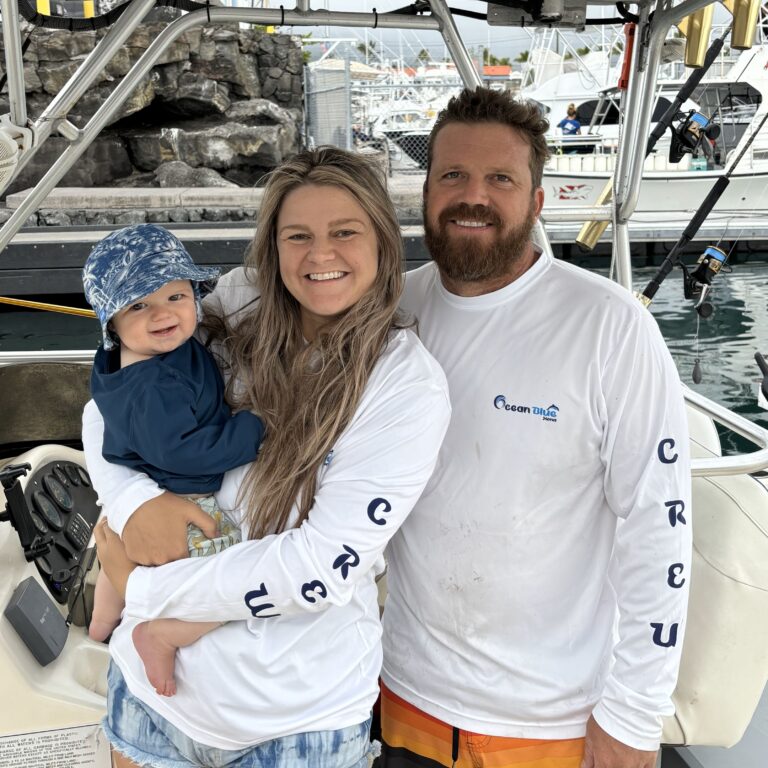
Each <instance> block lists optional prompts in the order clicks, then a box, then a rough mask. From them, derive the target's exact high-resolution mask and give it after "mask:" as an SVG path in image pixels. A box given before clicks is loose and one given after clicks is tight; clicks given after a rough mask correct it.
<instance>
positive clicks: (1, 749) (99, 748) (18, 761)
mask: <svg viewBox="0 0 768 768" xmlns="http://www.w3.org/2000/svg"><path fill="white" fill-rule="evenodd" d="M109 765H110V759H109V742H108V741H107V737H106V736H105V735H104V732H103V731H102V730H101V726H100V725H99V724H98V723H94V724H93V725H82V726H78V727H77V728H63V729H61V730H56V731H37V732H35V733H22V734H16V735H13V736H0V768H109Z"/></svg>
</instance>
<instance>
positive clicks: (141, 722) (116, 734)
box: [102, 662, 372, 768]
mask: <svg viewBox="0 0 768 768" xmlns="http://www.w3.org/2000/svg"><path fill="white" fill-rule="evenodd" d="M108 687H109V692H108V694H107V715H106V717H105V718H104V720H103V721H102V727H103V728H104V733H105V734H106V736H107V738H108V739H109V741H110V742H111V744H112V747H113V748H114V750H115V751H116V752H119V753H120V754H121V755H124V756H125V757H127V758H128V759H129V760H132V761H133V762H134V763H136V764H137V765H139V766H148V767H151V768H190V766H194V767H195V768H202V766H205V768H219V767H220V766H221V767H222V768H224V767H226V768H367V766H368V765H369V754H371V752H372V748H371V743H370V727H371V720H370V718H369V719H368V720H366V721H365V722H364V723H360V724H359V725H352V726H349V727H348V728H342V729H340V730H338V731H310V732H308V733H297V734H293V735H291V736H283V737H282V738H279V739H272V740H271V741H267V742H264V743H262V744H258V745H256V746H255V747H246V748H245V749H238V750H226V749H217V748H216V747H209V746H206V745H205V744H200V743H199V742H197V741H194V740H193V739H190V738H189V737H188V736H185V735H184V734H183V733H182V732H181V731H180V730H179V729H178V728H176V727H175V726H173V725H171V723H169V722H168V721H167V720H166V719H165V718H164V717H162V716H161V715H158V714H157V712H155V711H153V710H152V709H151V708H150V707H148V706H146V705H145V704H144V703H143V702H141V701H139V699H137V698H136V697H135V696H134V695H133V694H132V693H131V692H130V691H129V690H128V686H127V685H126V682H125V679H124V678H123V675H122V673H121V672H120V669H119V668H118V666H117V664H115V663H114V662H112V663H111V664H110V665H109V674H108Z"/></svg>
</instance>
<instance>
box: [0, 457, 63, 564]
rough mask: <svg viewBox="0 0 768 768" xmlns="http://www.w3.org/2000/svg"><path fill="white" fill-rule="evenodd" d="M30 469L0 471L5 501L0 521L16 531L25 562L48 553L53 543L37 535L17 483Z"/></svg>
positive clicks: (26, 466) (14, 466) (17, 466)
mask: <svg viewBox="0 0 768 768" xmlns="http://www.w3.org/2000/svg"><path fill="white" fill-rule="evenodd" d="M30 469H32V465H31V464H10V465H8V466H7V467H3V469H2V470H0V483H2V486H3V490H4V491H5V499H6V505H5V513H4V514H3V515H2V518H1V519H2V520H10V521H11V525H12V526H13V527H14V528H15V529H16V532H17V533H18V534H19V541H20V542H21V547H22V549H23V550H24V557H25V558H26V559H27V562H30V561H32V560H34V559H35V558H36V557H40V556H41V555H45V554H47V553H48V552H50V550H51V542H52V541H53V539H52V538H51V537H50V536H46V537H45V538H43V537H42V536H40V535H39V534H38V533H37V530H36V528H35V524H34V523H33V522H32V517H31V515H30V513H29V507H27V501H26V499H25V498H24V491H23V490H22V488H21V483H20V482H19V481H20V479H21V478H22V477H25V476H26V474H27V472H29V470H30Z"/></svg>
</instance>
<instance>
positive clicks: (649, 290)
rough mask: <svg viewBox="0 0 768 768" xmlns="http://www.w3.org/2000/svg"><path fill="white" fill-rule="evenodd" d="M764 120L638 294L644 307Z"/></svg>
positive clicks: (701, 221) (767, 116)
mask: <svg viewBox="0 0 768 768" xmlns="http://www.w3.org/2000/svg"><path fill="white" fill-rule="evenodd" d="M766 120H768V112H766V113H765V114H764V115H763V119H762V120H761V121H760V124H759V125H758V126H757V128H755V130H754V131H753V132H752V135H751V136H750V137H749V139H748V140H747V142H746V143H745V144H744V146H743V147H742V149H741V152H739V154H738V156H737V157H736V159H735V160H734V161H733V162H732V163H731V167H730V168H729V169H728V170H727V171H726V172H725V173H724V174H723V175H722V176H721V177H720V178H719V179H718V180H717V181H716V182H715V184H714V186H713V187H712V189H710V190H709V194H708V195H707V196H706V197H705V198H704V201H703V202H702V204H701V205H700V206H699V209H698V210H697V211H696V213H695V214H694V215H693V218H692V219H691V221H690V222H689V223H688V226H687V227H686V228H685V229H684V230H683V234H682V235H680V238H679V240H678V241H677V242H676V243H675V244H674V245H673V246H672V250H671V251H670V252H669V253H668V254H667V257H666V258H665V259H664V261H663V262H662V263H661V266H660V267H659V271H658V272H657V273H656V274H655V275H654V276H653V278H652V279H651V281H650V282H649V283H648V285H647V286H646V287H645V289H644V290H643V292H642V293H641V294H638V298H639V299H640V301H642V302H643V304H644V305H645V306H646V307H647V306H649V305H650V303H651V302H652V301H653V297H654V296H655V295H656V291H658V290H659V286H660V285H661V284H662V282H664V278H666V276H667V275H668V274H669V273H670V272H671V271H672V269H673V268H674V267H675V266H676V265H677V264H678V263H679V262H680V253H681V251H682V250H683V248H685V246H686V245H688V243H690V242H691V240H693V238H694V236H695V235H696V233H697V232H698V231H699V227H701V225H702V224H703V223H704V220H705V219H706V218H707V216H709V214H710V212H711V211H712V209H713V208H714V207H715V205H716V204H717V201H718V200H719V199H720V198H721V197H722V194H723V192H725V190H726V189H727V188H728V185H729V184H730V183H731V176H732V175H733V172H734V171H735V170H736V166H737V165H738V164H739V162H740V161H741V158H742V157H744V153H745V152H746V151H747V150H748V149H749V148H750V147H751V146H752V142H753V141H754V140H755V139H756V138H757V135H758V134H759V133H760V131H761V130H762V127H763V126H764V125H765V122H766Z"/></svg>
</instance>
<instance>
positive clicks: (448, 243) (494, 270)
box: [423, 200, 536, 283]
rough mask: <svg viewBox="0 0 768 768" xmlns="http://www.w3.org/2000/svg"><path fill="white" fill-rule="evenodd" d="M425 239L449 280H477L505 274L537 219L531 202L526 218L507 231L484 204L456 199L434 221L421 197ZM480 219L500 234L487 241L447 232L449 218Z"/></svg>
mask: <svg viewBox="0 0 768 768" xmlns="http://www.w3.org/2000/svg"><path fill="white" fill-rule="evenodd" d="M423 214H424V243H425V245H426V246H427V250H428V251H429V253H430V255H431V256H432V259H433V261H434V262H435V263H436V264H437V266H438V267H439V269H440V273H441V274H442V275H444V276H445V277H448V278H450V279H451V280H456V281H459V282H464V283H479V282H484V281H486V280H493V279H496V278H499V277H503V276H504V275H506V274H508V273H509V272H510V270H511V267H512V266H513V265H514V263H515V262H516V261H518V260H519V259H520V258H521V257H522V256H523V255H524V253H525V249H526V246H527V245H528V243H529V242H530V239H531V231H532V230H533V227H534V225H535V223H536V215H535V213H534V207H533V204H531V208H530V209H529V211H528V215H527V216H526V218H525V220H524V221H522V222H521V223H520V224H518V225H517V226H515V227H511V228H510V229H508V230H507V232H506V233H504V232H502V231H501V227H502V223H503V222H502V221H501V218H500V217H499V215H498V214H497V213H496V212H495V211H493V210H492V209H490V208H487V207H486V206H484V205H468V204H467V203H459V204H458V205H454V206H452V207H450V208H446V209H445V210H444V211H443V212H442V213H441V214H440V216H439V217H438V221H437V225H436V226H433V225H432V223H431V222H430V221H429V217H428V212H427V203H426V200H425V201H424V206H423ZM450 220H458V221H483V222H488V223H490V224H492V225H493V226H494V227H495V228H496V230H497V231H498V232H499V234H498V235H497V236H496V238H495V239H494V241H493V242H492V243H490V244H489V245H486V244H485V243H482V242H480V241H479V240H480V239H479V238H476V237H472V236H471V235H470V236H467V237H463V236H462V235H449V234H448V232H447V226H448V222H449V221H450Z"/></svg>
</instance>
